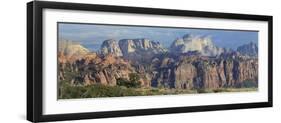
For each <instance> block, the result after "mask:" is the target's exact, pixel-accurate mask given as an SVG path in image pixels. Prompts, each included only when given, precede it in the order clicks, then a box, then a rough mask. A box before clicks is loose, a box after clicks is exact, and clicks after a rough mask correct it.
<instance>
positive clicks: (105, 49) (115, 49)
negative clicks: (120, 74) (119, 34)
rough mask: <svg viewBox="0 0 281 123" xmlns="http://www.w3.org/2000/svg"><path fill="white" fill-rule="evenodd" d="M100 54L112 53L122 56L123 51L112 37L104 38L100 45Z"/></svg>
mask: <svg viewBox="0 0 281 123" xmlns="http://www.w3.org/2000/svg"><path fill="white" fill-rule="evenodd" d="M101 53H102V54H104V55H105V54H109V53H111V54H114V55H116V56H123V53H122V51H121V49H120V47H119V44H118V41H116V40H114V39H109V40H105V41H104V42H103V43H102V45H101Z"/></svg>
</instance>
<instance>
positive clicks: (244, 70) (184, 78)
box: [152, 57, 258, 89]
mask: <svg viewBox="0 0 281 123" xmlns="http://www.w3.org/2000/svg"><path fill="white" fill-rule="evenodd" d="M166 59H167V58H166ZM166 59H164V60H163V61H162V62H163V63H162V64H161V70H158V71H155V72H154V73H156V75H155V77H156V78H157V79H155V81H152V82H153V83H152V86H155V87H157V86H165V87H166V86H168V87H170V88H181V89H192V88H194V89H202V88H208V89H216V88H221V87H239V86H241V84H243V82H245V81H248V80H250V81H254V82H257V81H258V63H257V59H238V58H237V59H227V60H226V59H211V58H208V59H206V58H201V57H195V58H190V57H188V58H185V59H180V61H175V62H173V63H172V64H169V65H167V64H165V63H167V60H166ZM163 64H165V65H163Z"/></svg>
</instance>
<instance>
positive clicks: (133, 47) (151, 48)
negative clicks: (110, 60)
mask: <svg viewBox="0 0 281 123" xmlns="http://www.w3.org/2000/svg"><path fill="white" fill-rule="evenodd" d="M119 46H120V48H121V50H122V52H123V54H124V55H125V56H128V55H130V54H137V53H142V52H149V53H153V54H157V53H163V52H166V51H167V50H166V49H165V48H164V47H163V46H162V45H161V44H160V43H158V42H154V41H150V40H148V39H122V40H120V41H119Z"/></svg>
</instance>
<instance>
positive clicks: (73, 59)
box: [58, 35, 258, 89]
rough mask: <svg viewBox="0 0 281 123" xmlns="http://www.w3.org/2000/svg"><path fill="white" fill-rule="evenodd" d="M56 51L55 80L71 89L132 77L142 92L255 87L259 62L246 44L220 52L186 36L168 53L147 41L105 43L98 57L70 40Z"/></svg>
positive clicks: (204, 39) (200, 39)
mask: <svg viewBox="0 0 281 123" xmlns="http://www.w3.org/2000/svg"><path fill="white" fill-rule="evenodd" d="M59 46H60V47H59V54H58V59H59V65H58V66H59V75H58V77H59V79H60V80H67V81H69V82H70V83H71V85H92V84H102V85H108V86H116V85H117V81H118V80H120V79H126V80H129V79H130V75H131V74H136V75H138V76H139V81H140V83H141V87H146V88H147V87H165V88H178V89H205V88H210V89H216V88H222V87H243V86H244V85H245V84H248V82H251V83H252V84H254V85H257V84H258V59H257V57H252V56H254V55H253V54H255V53H256V54H257V48H256V46H255V45H254V44H251V43H250V44H247V45H244V46H241V47H239V48H238V49H239V50H238V49H237V51H227V52H226V51H225V52H224V50H223V49H222V48H218V47H217V46H215V45H214V44H213V43H212V40H211V39H210V38H207V37H202V36H194V35H185V36H184V37H183V38H182V39H178V40H176V41H175V42H173V44H172V46H171V48H170V51H168V50H167V49H165V48H164V47H163V46H162V45H161V44H160V43H157V42H154V41H150V40H148V39H122V40H120V41H117V40H114V39H109V40H105V41H104V42H103V44H102V46H101V49H100V53H94V52H89V50H87V49H86V48H84V47H83V46H82V45H80V44H78V43H74V42H71V41H62V42H60V45H59ZM245 48H248V49H247V50H245ZM213 56H216V57H213ZM246 56H247V57H246ZM70 73H71V74H70Z"/></svg>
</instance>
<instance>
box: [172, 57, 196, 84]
mask: <svg viewBox="0 0 281 123" xmlns="http://www.w3.org/2000/svg"><path fill="white" fill-rule="evenodd" d="M174 72H175V87H176V88H182V89H192V88H193V82H194V79H195V78H196V76H197V70H196V68H195V66H194V65H193V64H192V63H187V62H181V63H180V64H179V65H178V66H177V67H176V69H175V71H174Z"/></svg>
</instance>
